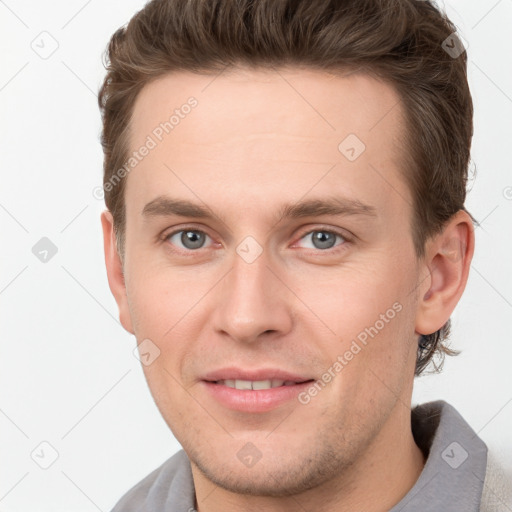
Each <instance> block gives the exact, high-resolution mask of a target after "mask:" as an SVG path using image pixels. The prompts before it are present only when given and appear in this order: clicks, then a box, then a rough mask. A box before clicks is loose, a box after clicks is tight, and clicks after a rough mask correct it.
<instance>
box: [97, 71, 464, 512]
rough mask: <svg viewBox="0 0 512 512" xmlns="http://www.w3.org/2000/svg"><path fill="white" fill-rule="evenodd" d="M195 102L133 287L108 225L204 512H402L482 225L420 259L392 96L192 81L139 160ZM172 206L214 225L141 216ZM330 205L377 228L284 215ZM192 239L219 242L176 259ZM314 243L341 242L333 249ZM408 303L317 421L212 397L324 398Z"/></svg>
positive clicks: (445, 238) (154, 92)
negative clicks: (433, 349) (346, 148)
mask: <svg viewBox="0 0 512 512" xmlns="http://www.w3.org/2000/svg"><path fill="white" fill-rule="evenodd" d="M191 96H194V97H195V98H196V99H197V101H198V104H197V106H196V107H195V108H194V109H193V110H192V111H191V112H190V113H189V114H188V115H186V116H184V118H183V119H180V122H179V125H177V126H176V127H175V128H174V129H173V130H172V132H170V133H169V134H167V135H165V136H164V137H163V139H162V141H161V142H160V143H159V144H158V145H157V147H155V148H154V149H152V150H151V152H150V153H149V154H148V155H147V156H146V157H145V158H144V159H143V160H142V161H141V162H140V163H138V165H137V166H136V168H134V169H133V170H132V171H131V172H130V173H129V175H128V177H127V186H126V191H125V194H126V195H125V200H126V205H127V207H126V246H125V248H126V249H125V254H124V268H123V266H122V263H121V259H120V257H119V254H118V253H117V250H116V241H115V236H114V234H113V228H112V216H111V215H110V213H109V212H105V213H104V214H103V216H102V224H103V230H104V238H105V257H106V265H107V271H108V278H109V284H110V287H111V290H112V292H113V294H114V296H115V298H116V301H117V303H118V306H119V311H120V319H121V322H122V324H123V326H124V327H125V329H126V330H127V331H129V332H131V333H133V334H135V336H136V339H137V342H138V343H140V342H141V341H143V340H144V339H150V340H151V341H152V343H154V344H155V345H156V346H157V347H158V348H159V350H160V355H159V357H157V358H156V359H155V360H154V361H153V362H152V363H151V364H150V365H148V366H144V367H143V368H144V372H145V376H146V378H147V381H148V384H149V387H150V390H151V392H152V395H153V397H154V399H155V402H156V404H157V406H158V408H159V410H160V412H161V414H162V416H163V418H164V419H165V421H166V422H167V424H168V425H169V427H170V428H171V430H172V432H173V433H174V435H175V436H176V438H177V439H178V441H179V442H180V443H181V445H182V446H183V448H184V449H185V451H186V452H187V454H188V456H189V458H190V459H191V461H192V469H193V476H194V483H195V486H196V496H197V502H196V508H198V510H199V511H200V512H211V511H217V510H218V511H220V510H222V511H230V510H255V511H256V510H268V511H270V510H290V511H291V510H298V509H302V508H303V509H305V510H316V511H330V510H336V511H349V510H356V509H357V510H366V511H368V512H372V511H384V510H388V509H389V508H391V507H392V506H393V505H394V504H396V503H398V502H399V501H400V499H401V498H403V496H405V495H406V494H407V492H408V491H409V490H410V488H411V487H412V486H413V485H414V483H415V481H416V480H417V478H418V477H419V474H420V473H421V471H422V469H423V465H424V459H423V456H422V454H421V451H420V450H419V448H418V447H417V446H416V444H415V443H414V440H413V437H412V433H411V427H410V404H411V394H412V386H413V380H414V366H415V361H416V347H417V339H418V335H419V334H428V333H432V332H434V331H436V330H437V329H439V328H440V327H441V326H442V325H443V324H444V323H445V322H446V321H447V319H448V318H449V316H450V314H451V313H452V311H453V309H454V307H455V305H456V304H457V302H458V300H459V298H460V296H461V294H462V292H463V290H464V287H465V284H466V280H467V276H468V270H469V266H470V262H471V258H472V254H473V246H474V234H473V227H472V223H471V220H470V218H469V216H468V215H467V214H465V213H464V212H462V211H461V212H458V213H457V214H456V215H455V216H454V217H453V218H452V219H451V221H450V222H449V223H447V225H446V226H445V228H444V230H443V232H442V233H440V234H439V235H437V236H436V237H434V238H432V239H430V240H429V241H428V242H427V246H426V249H427V250H426V256H425V258H424V259H422V260H421V261H419V260H418V259H417V258H416V254H415V251H414V247H413V242H412V235H411V218H412V199H411V194H410V192H409V190H408V189H407V186H406V185H405V183H404V181H403V179H402V176H401V172H402V169H401V168H400V164H401V158H400V157H401V155H402V154H403V151H404V149H403V148H402V147H401V140H402V133H403V130H404V123H403V112H402V110H401V104H400V101H399V98H398V96H397V94H396V93H395V91H394V89H393V88H392V87H391V86H390V85H388V84H384V83H382V82H379V81H377V80H375V79H374V78H371V77H368V76H364V75H359V74H351V75H346V76H343V75H336V76H335V75H332V74H329V73H327V72H321V71H314V70H305V69H296V68H287V69H279V70H266V71H263V70H251V69H243V68H238V69H236V70H235V71H230V72H227V71H225V72H223V73H222V74H220V75H219V76H216V77H215V75H206V74H202V75H199V74H192V73H188V72H180V73H174V74H172V75H168V76H166V77H163V78H160V79H158V80H156V81H154V82H152V83H151V84H149V85H147V86H146V87H145V88H144V89H143V90H142V92H141V94H140V95H139V97H138V98H137V101H136V104H135V107H134V115H133V119H132V138H131V145H132V149H136V148H138V147H140V146H141V145H142V144H143V143H144V141H145V140H146V137H147V136H148V135H149V134H151V133H152V132H153V130H154V129H155V127H156V126H158V125H159V123H161V122H163V121H165V120H166V119H168V117H169V115H170V113H172V111H173V110H174V109H175V108H179V107H180V105H183V104H184V103H186V101H187V99H188V98H189V97H191ZM349 134H356V135H357V137H358V138H359V139H360V140H361V141H363V142H364V144H365V146H366V149H365V151H364V152H363V153H362V154H361V155H360V156H359V157H358V158H357V159H355V160H354V161H349V159H347V158H346V157H345V156H344V154H342V152H340V150H339V149H338V145H339V144H340V142H342V141H343V140H344V139H345V138H346V137H347V136H348V135H349ZM163 195H167V196H170V197H173V198H176V199H183V200H189V201H192V202H194V203H196V204H199V205H202V206H206V207H207V208H208V209H210V210H211V211H212V212H214V215H215V216H214V217H212V218H208V219H204V218H194V217H178V216H175V215H143V209H144V207H145V205H146V204H148V203H149V202H151V201H153V200H154V199H155V198H157V197H159V196H163ZM332 197H344V198H348V199H351V200H357V201H359V202H362V203H365V204H367V205H370V206H371V207H373V208H374V210H375V215H344V216H334V215H315V216H309V217H305V218H298V219H281V220H280V219H279V212H280V208H281V207H282V205H283V204H288V203H295V202H297V201H299V200H306V199H325V198H332ZM179 229H186V230H192V229H198V230H200V231H203V232H204V233H206V235H207V236H206V237H205V239H204V243H203V245H202V247H201V248H199V249H190V248H187V246H184V245H183V242H182V241H180V240H181V239H180V235H181V233H179V234H178V235H175V236H173V237H172V238H169V237H167V239H166V236H167V235H169V234H171V233H173V232H175V231H177V230H179ZM312 231H314V232H318V231H320V232H321V233H324V232H325V231H327V232H332V231H338V232H339V233H340V234H341V235H342V236H341V237H336V238H335V240H336V241H335V243H334V244H333V247H331V248H327V249H326V248H322V246H320V248H318V246H316V245H314V244H313V239H312V236H311V232H312ZM247 236H251V237H253V238H254V239H255V240H256V241H257V243H258V244H259V246H260V247H261V249H262V252H261V254H260V255H259V257H257V258H256V259H255V260H254V261H253V262H252V263H247V262H246V261H245V260H244V258H242V257H241V256H240V255H239V254H238V253H237V251H236V249H237V247H238V246H239V244H240V243H241V242H242V241H243V240H244V239H245V238H246V237H247ZM397 303H398V304H399V306H400V311H399V312H397V313H396V315H394V317H393V318H392V319H390V320H389V321H388V322H386V323H385V325H384V327H383V328H382V329H379V332H378V334H377V335H375V336H374V337H373V338H369V339H368V343H367V344H366V345H365V346H363V347H362V349H361V350H360V351H359V352H358V353H357V354H356V355H354V357H353V358H352V359H351V360H350V361H348V362H347V364H346V365H344V366H343V369H342V370H341V371H339V372H335V377H333V378H332V379H331V380H330V382H329V383H328V385H326V386H325V387H323V388H322V390H321V391H319V392H318V393H317V394H316V396H313V397H311V399H310V401H309V402H308V403H307V404H303V403H300V402H299V401H298V400H291V401H289V402H286V403H285V404H283V405H281V406H279V407H277V408H275V409H273V410H271V411H268V412H264V413H247V412H240V411H233V410H230V409H228V408H226V407H224V406H223V405H221V404H220V403H218V402H217V401H215V400H212V399H211V398H210V397H209V396H208V395H207V394H206V393H205V390H204V387H203V386H202V382H201V379H202V376H204V374H205V373H206V372H208V371H213V370H216V369H219V368H222V367H226V366H235V367H237V368H243V369H259V368H269V367H272V368H280V369H283V370H287V371H289V372H293V373H298V374H299V375H304V376H307V378H313V379H316V380H319V379H321V378H322V375H323V374H324V373H325V372H326V371H327V370H328V369H329V368H332V367H333V364H334V363H335V361H337V360H338V359H337V358H338V356H340V355H343V354H345V352H346V351H347V350H349V349H350V346H351V343H352V341H353V340H354V339H356V338H357V336H358V335H359V334H360V333H361V332H362V331H364V330H365V328H368V327H370V326H374V325H376V321H377V320H379V319H380V318H382V317H381V315H382V314H386V311H387V310H389V309H390V308H392V307H393V304H397ZM248 442H250V443H252V444H253V445H254V446H255V447H256V448H257V450H258V452H259V453H260V454H261V459H260V460H259V461H258V462H257V463H256V464H254V465H253V466H252V467H247V466H246V465H244V464H242V463H241V461H240V459H239V458H238V457H237V453H238V452H239V450H240V449H241V448H242V447H244V445H246V443H248ZM299 504H300V505H299Z"/></svg>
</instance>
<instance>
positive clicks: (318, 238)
mask: <svg viewBox="0 0 512 512" xmlns="http://www.w3.org/2000/svg"><path fill="white" fill-rule="evenodd" d="M308 238H309V239H310V240H311V243H312V247H306V248H308V249H331V248H332V247H334V245H335V244H336V240H337V239H340V240H342V241H343V237H342V236H341V235H338V234H337V233H333V232H332V231H323V230H317V231H311V232H309V233H308V234H306V235H305V236H304V237H302V240H307V239H308Z"/></svg>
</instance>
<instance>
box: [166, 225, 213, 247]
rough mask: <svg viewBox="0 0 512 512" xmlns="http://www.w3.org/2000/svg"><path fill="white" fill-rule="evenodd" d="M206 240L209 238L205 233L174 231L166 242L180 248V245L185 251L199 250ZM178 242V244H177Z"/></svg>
mask: <svg viewBox="0 0 512 512" xmlns="http://www.w3.org/2000/svg"><path fill="white" fill-rule="evenodd" d="M206 238H209V237H208V235H207V234H206V233H203V232H202V231H197V230H190V229H184V230H181V231H176V233H173V234H172V235H170V236H169V238H168V240H169V241H170V242H171V243H172V244H174V245H178V247H180V244H181V246H182V247H183V248H185V249H190V250H194V249H201V248H202V246H203V245H204V243H205V240H206ZM178 242H179V243H178Z"/></svg>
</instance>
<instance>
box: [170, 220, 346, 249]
mask: <svg viewBox="0 0 512 512" xmlns="http://www.w3.org/2000/svg"><path fill="white" fill-rule="evenodd" d="M185 231H192V232H194V233H200V234H203V235H206V236H207V237H209V238H210V239H211V238H212V237H211V236H210V235H208V233H206V232H205V231H203V230H201V229H197V228H194V227H193V226H185V227H183V228H181V229H177V230H175V231H172V232H171V233H168V234H165V235H164V236H163V237H162V239H163V241H164V242H168V241H169V240H170V238H172V237H173V236H174V235H176V234H178V233H182V232H185ZM317 232H320V233H329V234H331V235H335V236H339V237H340V238H341V239H342V240H343V243H340V244H339V245H335V246H334V247H331V248H328V249H323V250H322V249H314V248H313V249H309V248H307V249H306V250H308V251H314V252H319V253H328V254H333V253H337V252H338V251H340V250H343V249H344V248H345V245H346V244H347V243H350V242H352V240H351V238H350V237H348V236H347V235H345V233H342V232H340V231H337V230H334V229H332V228H329V229H323V228H322V227H318V228H315V229H310V230H309V231H306V232H304V233H302V235H301V236H300V237H299V238H298V239H297V240H302V239H303V238H305V237H306V236H308V235H311V234H312V233H317ZM170 245H173V244H170ZM201 249H204V247H200V248H199V249H179V250H178V251H176V252H180V253H193V252H199V251H201Z"/></svg>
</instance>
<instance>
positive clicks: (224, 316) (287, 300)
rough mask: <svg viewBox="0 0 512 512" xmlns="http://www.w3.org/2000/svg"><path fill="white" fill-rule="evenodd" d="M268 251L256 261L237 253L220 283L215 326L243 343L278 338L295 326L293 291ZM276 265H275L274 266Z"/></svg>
mask: <svg viewBox="0 0 512 512" xmlns="http://www.w3.org/2000/svg"><path fill="white" fill-rule="evenodd" d="M271 265H272V262H271V261H270V259H269V258H268V257H267V256H266V253H265V251H263V253H262V254H261V255H260V256H259V257H258V258H257V259H256V260H255V261H252V262H250V263H249V262H248V261H246V260H244V258H242V257H240V256H239V255H238V254H236V253H235V255H234V261H233V266H232V268H231V270H230V271H229V272H228V274H227V275H226V277H225V278H224V279H223V280H222V282H221V283H219V287H218V289H217V295H216V297H215V301H216V305H215V308H214V318H213V325H214V327H215V330H216V332H217V333H221V334H223V335H224V336H229V337H230V338H232V339H233V340H236V341H238V342H240V343H254V342H256V341H260V340H262V339H270V338H272V339H274V338H277V337H280V336H282V335H284V334H286V333H288V332H289V331H290V330H291V329H292V326H293V314H292V307H293V303H292V300H293V293H292V292H291V291H290V290H289V289H288V288H287V285H286V284H285V282H283V281H284V279H283V278H282V277H281V276H280V275H279V274H278V271H277V269H276V268H272V267H271ZM274 267H275V265H274Z"/></svg>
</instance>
